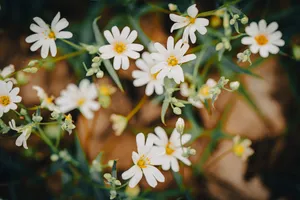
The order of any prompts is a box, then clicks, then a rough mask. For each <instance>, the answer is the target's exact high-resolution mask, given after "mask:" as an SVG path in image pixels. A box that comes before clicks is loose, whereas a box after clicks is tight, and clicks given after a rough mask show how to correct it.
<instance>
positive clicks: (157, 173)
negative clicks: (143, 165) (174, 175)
mask: <svg viewBox="0 0 300 200" xmlns="http://www.w3.org/2000/svg"><path fill="white" fill-rule="evenodd" d="M147 168H149V169H150V170H151V171H152V174H153V176H154V178H156V180H157V181H158V182H165V177H164V175H163V174H162V173H161V172H160V171H159V170H158V169H157V168H156V167H153V166H147Z"/></svg>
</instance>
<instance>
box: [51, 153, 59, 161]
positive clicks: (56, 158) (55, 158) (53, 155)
mask: <svg viewBox="0 0 300 200" xmlns="http://www.w3.org/2000/svg"><path fill="white" fill-rule="evenodd" d="M58 159H59V157H58V155H57V154H52V155H51V156H50V160H51V161H52V162H56V161H58Z"/></svg>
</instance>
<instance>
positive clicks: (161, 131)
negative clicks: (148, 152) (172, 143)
mask: <svg viewBox="0 0 300 200" xmlns="http://www.w3.org/2000/svg"><path fill="white" fill-rule="evenodd" d="M154 132H155V134H156V135H157V136H158V137H159V139H160V140H161V141H155V143H156V144H157V145H166V144H167V143H168V141H169V140H168V136H167V133H166V131H165V130H164V129H163V128H161V127H160V126H157V127H156V128H155V129H154Z"/></svg>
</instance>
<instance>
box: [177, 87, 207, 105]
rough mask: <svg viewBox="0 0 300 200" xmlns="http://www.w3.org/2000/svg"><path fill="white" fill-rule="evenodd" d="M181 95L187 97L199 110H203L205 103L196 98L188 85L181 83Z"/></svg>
mask: <svg viewBox="0 0 300 200" xmlns="http://www.w3.org/2000/svg"><path fill="white" fill-rule="evenodd" d="M180 94H181V96H183V97H187V98H188V101H189V102H190V103H191V104H192V105H193V106H195V107H197V108H203V103H202V102H201V100H200V99H199V98H198V97H197V95H196V96H195V91H192V89H191V88H189V85H188V84H187V83H185V82H184V83H181V84H180Z"/></svg>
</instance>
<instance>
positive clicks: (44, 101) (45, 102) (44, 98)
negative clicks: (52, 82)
mask: <svg viewBox="0 0 300 200" xmlns="http://www.w3.org/2000/svg"><path fill="white" fill-rule="evenodd" d="M32 88H33V89H34V90H36V91H37V96H38V97H39V99H40V100H41V107H42V108H47V109H49V110H50V111H55V112H57V113H59V112H60V111H59V108H58V107H57V106H56V105H55V104H54V103H53V100H54V97H53V96H50V97H49V96H48V94H47V93H46V92H45V91H44V89H43V88H41V87H39V86H33V87H32Z"/></svg>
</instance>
